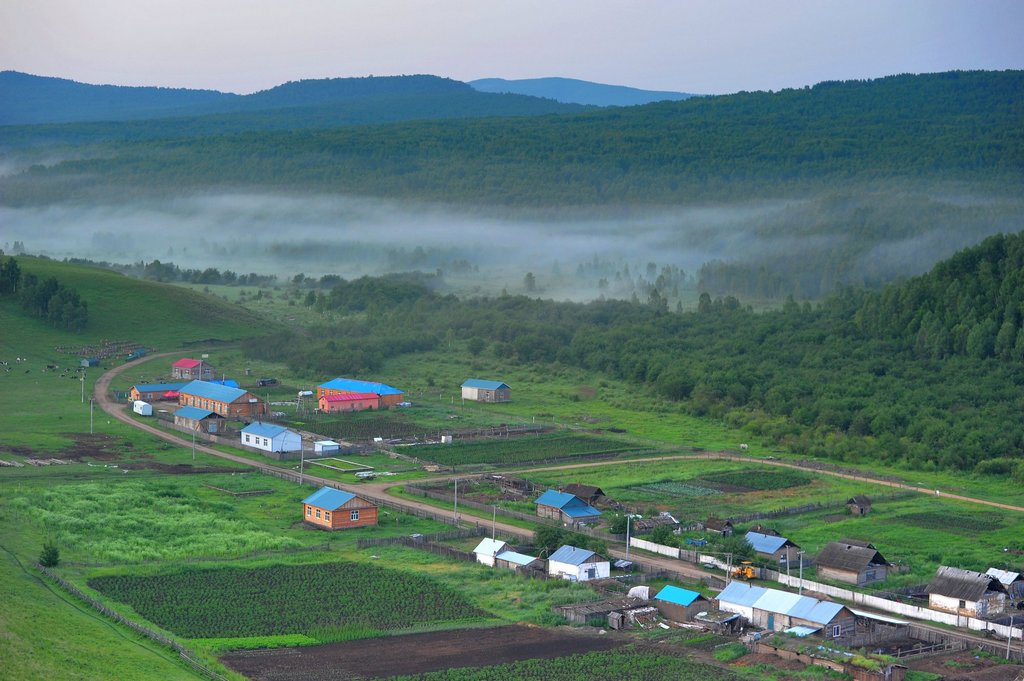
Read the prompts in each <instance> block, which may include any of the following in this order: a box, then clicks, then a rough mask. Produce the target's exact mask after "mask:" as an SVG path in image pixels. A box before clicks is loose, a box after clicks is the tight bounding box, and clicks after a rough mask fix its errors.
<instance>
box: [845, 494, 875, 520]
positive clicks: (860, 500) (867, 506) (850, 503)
mask: <svg viewBox="0 0 1024 681" xmlns="http://www.w3.org/2000/svg"><path fill="white" fill-rule="evenodd" d="M846 508H847V510H849V511H850V513H852V514H853V515H867V514H868V513H871V500H870V499H868V498H867V497H866V496H864V495H863V494H858V495H856V496H854V497H850V498H849V499H847V500H846Z"/></svg>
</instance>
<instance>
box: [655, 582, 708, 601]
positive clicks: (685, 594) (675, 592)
mask: <svg viewBox="0 0 1024 681" xmlns="http://www.w3.org/2000/svg"><path fill="white" fill-rule="evenodd" d="M698 598H703V596H701V595H700V594H699V593H697V592H696V591H690V590H689V589H682V588H680V587H678V586H672V585H671V584H666V585H665V586H664V587H662V589H661V591H659V592H658V595H657V596H655V597H654V599H655V600H658V601H666V602H667V603H675V604H676V605H683V606H686V605H690V604H691V603H693V602H694V601H695V600H697V599H698Z"/></svg>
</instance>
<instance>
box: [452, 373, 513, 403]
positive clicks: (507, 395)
mask: <svg viewBox="0 0 1024 681" xmlns="http://www.w3.org/2000/svg"><path fill="white" fill-rule="evenodd" d="M462 399H464V400H472V401H474V402H508V401H510V400H511V399H512V388H510V387H508V384H506V383H502V382H501V381H486V380H483V379H479V378H470V379H466V382H465V383H463V384H462Z"/></svg>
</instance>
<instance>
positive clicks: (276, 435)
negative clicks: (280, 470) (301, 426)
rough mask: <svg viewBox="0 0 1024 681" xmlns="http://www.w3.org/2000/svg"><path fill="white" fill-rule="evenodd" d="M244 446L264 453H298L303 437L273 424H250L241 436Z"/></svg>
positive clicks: (243, 429)
mask: <svg viewBox="0 0 1024 681" xmlns="http://www.w3.org/2000/svg"><path fill="white" fill-rule="evenodd" d="M239 438H240V439H241V442H242V445H244V446H246V447H254V448H256V449H259V450H262V451H264V452H298V451H300V450H301V449H302V436H301V435H299V434H298V433H296V432H295V431H294V430H288V429H287V428H285V427H284V426H279V425H276V424H273V423H259V422H255V423H250V424H249V425H247V426H246V427H245V428H242V432H241V433H240V434H239Z"/></svg>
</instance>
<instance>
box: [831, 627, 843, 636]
mask: <svg viewBox="0 0 1024 681" xmlns="http://www.w3.org/2000/svg"><path fill="white" fill-rule="evenodd" d="M842 635H843V627H842V626H841V625H838V624H833V625H832V638H839V637H840V636H842Z"/></svg>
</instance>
